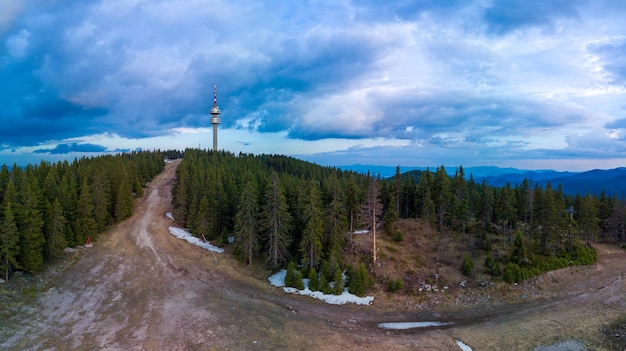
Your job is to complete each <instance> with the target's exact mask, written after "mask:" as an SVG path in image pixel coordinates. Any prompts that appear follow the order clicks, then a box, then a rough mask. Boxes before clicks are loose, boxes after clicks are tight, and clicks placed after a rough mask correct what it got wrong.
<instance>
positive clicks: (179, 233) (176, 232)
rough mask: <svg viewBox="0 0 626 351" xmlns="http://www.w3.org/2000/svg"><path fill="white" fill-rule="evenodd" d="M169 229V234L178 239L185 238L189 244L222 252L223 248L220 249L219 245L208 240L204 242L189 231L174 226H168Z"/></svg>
mask: <svg viewBox="0 0 626 351" xmlns="http://www.w3.org/2000/svg"><path fill="white" fill-rule="evenodd" d="M169 230H170V234H172V235H173V236H175V237H177V238H178V239H183V240H186V241H187V242H189V243H190V244H194V245H196V246H200V247H201V248H203V249H205V250H209V251H212V252H217V253H223V252H224V249H222V248H221V247H217V246H214V245H211V243H209V242H204V241H202V240H200V239H199V238H196V237H195V236H193V235H191V233H189V232H188V231H186V230H184V229H181V228H176V227H169Z"/></svg>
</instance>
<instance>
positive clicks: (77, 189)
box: [0, 149, 626, 295]
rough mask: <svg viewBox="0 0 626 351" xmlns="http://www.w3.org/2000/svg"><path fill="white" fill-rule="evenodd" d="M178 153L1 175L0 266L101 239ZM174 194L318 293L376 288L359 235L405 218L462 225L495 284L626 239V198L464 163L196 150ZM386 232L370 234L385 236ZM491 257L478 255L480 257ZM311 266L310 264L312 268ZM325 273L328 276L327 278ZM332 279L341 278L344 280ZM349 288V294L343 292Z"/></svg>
mask: <svg viewBox="0 0 626 351" xmlns="http://www.w3.org/2000/svg"><path fill="white" fill-rule="evenodd" d="M167 155H171V156H173V157H177V156H178V155H179V152H175V151H172V152H169V153H166V152H134V153H127V154H120V155H116V156H100V157H95V158H81V159H77V160H74V161H73V162H72V163H69V162H67V161H65V162H58V163H56V164H55V163H47V162H41V163H40V164H39V165H36V166H33V165H29V166H27V167H24V168H20V167H17V166H14V167H12V168H11V169H10V170H9V168H8V167H6V166H4V167H2V169H1V170H0V210H1V211H0V259H1V262H0V267H2V273H3V276H4V277H5V279H8V278H9V276H10V274H11V273H12V272H15V271H24V272H37V271H39V270H40V269H41V268H42V267H43V264H44V263H45V262H47V261H51V260H54V259H56V258H58V257H60V256H61V255H62V253H63V250H64V249H65V248H66V247H72V246H76V245H82V244H84V243H85V240H87V238H88V237H89V238H91V239H92V240H96V239H97V236H98V234H99V233H102V232H103V231H104V230H105V229H106V228H107V226H109V225H111V224H114V223H116V222H118V221H121V220H123V219H125V218H127V217H129V216H130V215H131V214H132V209H133V203H134V198H135V197H140V196H142V187H143V186H145V184H146V183H147V182H149V180H150V179H151V178H152V177H154V176H155V175H156V174H158V173H159V172H160V171H161V170H162V169H163V166H164V156H167ZM176 172H177V173H176V182H175V184H174V186H173V189H172V198H173V205H174V208H175V211H174V217H175V219H176V221H177V222H179V224H180V225H182V226H184V227H186V228H188V229H189V231H190V232H191V233H192V234H193V235H195V236H197V237H200V238H204V239H206V240H211V241H216V242H217V243H218V244H221V245H231V244H229V242H232V246H233V250H232V252H233V253H234V254H235V255H236V256H237V257H238V258H239V259H240V260H241V261H242V262H245V263H247V264H257V263H261V264H264V265H267V267H269V268H271V269H272V270H277V269H280V268H285V267H289V268H290V269H289V272H288V277H289V280H292V281H293V285H295V286H297V285H299V283H298V281H299V280H301V279H300V278H302V277H309V278H310V279H312V280H313V284H314V285H315V286H316V287H319V289H321V290H328V291H330V290H331V289H332V288H333V287H332V286H331V285H330V284H329V282H331V281H335V282H339V283H340V284H343V283H344V282H343V281H342V274H341V272H343V271H344V270H345V271H347V273H348V279H349V282H346V283H353V282H358V285H355V284H353V286H351V287H350V289H351V291H355V292H357V293H358V294H359V295H362V294H363V293H364V292H365V290H366V288H367V287H368V286H369V285H371V284H372V282H371V279H372V277H371V276H370V273H371V272H372V271H374V270H375V268H376V264H375V260H376V256H375V253H376V250H375V249H373V248H372V249H371V250H370V251H369V253H368V254H367V255H363V257H362V258H361V262H359V264H358V265H354V266H353V265H348V264H346V262H344V253H345V252H346V250H349V249H350V245H352V243H351V238H352V234H351V233H354V232H355V231H357V230H364V229H365V230H370V233H372V232H375V230H374V229H376V230H377V231H378V233H380V235H387V236H388V237H390V238H393V240H394V241H396V242H402V241H403V240H404V238H405V236H406V235H408V234H407V233H402V232H401V231H400V230H398V229H397V227H396V225H395V224H396V222H397V221H398V220H401V219H411V220H414V221H421V222H422V223H424V224H425V227H426V228H427V231H428V233H422V234H424V235H450V233H454V234H455V237H456V238H458V240H459V241H461V242H463V243H464V246H463V247H464V251H465V252H460V253H459V255H460V256H463V259H462V264H461V265H459V267H458V268H459V270H460V271H462V272H463V273H464V274H467V275H468V276H471V275H472V271H473V267H474V265H475V262H474V260H475V258H474V257H486V258H485V261H484V265H481V266H484V267H485V268H484V269H485V272H484V273H487V274H489V275H492V276H493V277H494V279H501V280H504V281H506V282H509V283H513V282H519V281H522V280H524V279H527V278H529V277H531V276H533V275H536V274H540V273H542V272H544V271H548V270H553V269H558V268H561V267H565V266H568V265H578V264H591V263H593V262H595V261H596V259H597V255H596V253H595V251H594V249H593V248H592V247H591V246H590V245H589V243H590V242H592V241H603V242H610V243H616V244H620V245H623V244H624V241H625V239H626V236H625V228H624V225H623V224H624V220H625V218H626V204H625V203H624V201H623V200H621V199H618V198H616V197H608V196H606V195H605V194H604V193H601V194H599V195H598V196H595V195H592V194H580V195H577V196H566V195H564V194H563V192H562V191H561V189H560V188H559V187H558V186H557V187H556V188H553V187H552V186H551V185H550V184H548V185H547V186H546V187H545V188H542V187H540V186H537V185H533V184H531V183H530V182H529V181H527V180H525V181H524V182H523V183H521V184H520V185H516V186H514V187H512V186H510V185H507V186H505V187H501V188H495V187H491V186H489V185H488V184H486V183H481V184H477V183H476V182H474V181H473V178H472V176H471V175H470V176H466V174H465V173H464V171H463V167H462V166H461V167H459V168H458V169H457V171H456V172H455V174H454V175H448V174H447V173H446V171H445V168H444V167H443V166H441V167H437V168H436V170H435V171H434V172H433V171H430V170H426V171H411V172H407V173H401V171H400V167H397V169H396V175H395V176H394V177H392V178H389V179H381V178H379V177H375V176H371V175H369V174H367V175H366V174H361V173H356V172H352V171H344V170H340V169H338V168H333V167H322V166H319V165H316V164H312V163H309V162H306V161H302V160H298V159H295V158H292V157H287V156H281V155H252V154H238V155H237V154H233V153H229V152H224V151H220V152H213V151H206V150H199V149H187V150H185V151H184V158H183V160H182V162H181V163H180V165H179V166H178V168H177V171H176ZM375 242H376V241H374V243H375ZM481 263H482V262H481ZM312 272H313V273H312ZM317 272H321V273H322V274H321V275H320V276H319V280H318V275H317ZM340 284H335V286H337V285H340ZM334 290H335V291H337V292H340V291H339V289H337V288H335V289H334Z"/></svg>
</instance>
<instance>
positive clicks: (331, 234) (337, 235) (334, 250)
mask: <svg viewBox="0 0 626 351" xmlns="http://www.w3.org/2000/svg"><path fill="white" fill-rule="evenodd" d="M327 181H328V192H329V197H330V201H329V202H328V204H327V205H326V237H327V239H326V241H327V242H328V245H327V247H328V251H327V256H326V257H328V259H329V260H332V259H334V260H338V259H339V258H340V257H341V252H342V251H343V246H344V244H345V236H344V233H345V232H346V230H347V227H348V223H347V219H346V210H345V207H344V204H343V192H342V191H341V190H342V189H341V186H340V184H339V180H338V179H337V174H336V173H335V172H333V173H332V174H331V175H330V176H329V177H328V178H327Z"/></svg>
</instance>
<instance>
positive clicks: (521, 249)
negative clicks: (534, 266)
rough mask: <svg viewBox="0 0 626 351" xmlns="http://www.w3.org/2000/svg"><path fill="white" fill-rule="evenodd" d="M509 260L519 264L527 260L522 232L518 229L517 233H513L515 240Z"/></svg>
mask: <svg viewBox="0 0 626 351" xmlns="http://www.w3.org/2000/svg"><path fill="white" fill-rule="evenodd" d="M509 261H510V262H511V263H515V264H517V265H519V266H522V265H525V264H526V263H527V261H528V258H527V253H526V245H524V238H522V234H521V233H520V232H519V231H518V232H517V235H515V240H514V241H513V250H512V251H511V256H510V257H509Z"/></svg>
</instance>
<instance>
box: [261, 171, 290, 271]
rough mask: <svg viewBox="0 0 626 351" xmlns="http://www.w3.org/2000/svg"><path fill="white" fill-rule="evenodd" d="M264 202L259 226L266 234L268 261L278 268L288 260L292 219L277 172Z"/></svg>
mask: <svg viewBox="0 0 626 351" xmlns="http://www.w3.org/2000/svg"><path fill="white" fill-rule="evenodd" d="M264 200H265V203H264V204H263V206H262V211H261V218H260V223H259V224H260V227H261V229H262V230H263V233H265V239H266V242H267V246H266V247H267V257H268V260H269V262H270V263H271V265H272V267H276V266H278V265H279V264H280V263H283V262H285V260H286V259H287V254H288V249H289V245H290V244H291V240H292V239H291V230H292V224H291V223H292V218H291V214H289V211H288V208H287V199H286V198H285V194H284V193H283V189H282V187H281V186H280V184H279V181H278V173H276V172H272V175H271V179H270V182H269V184H268V186H267V188H266V191H265V196H264Z"/></svg>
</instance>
